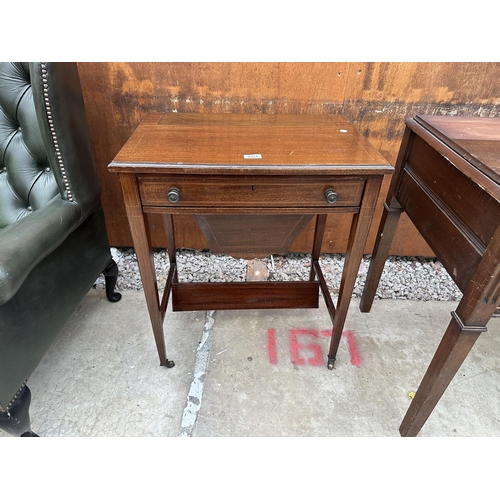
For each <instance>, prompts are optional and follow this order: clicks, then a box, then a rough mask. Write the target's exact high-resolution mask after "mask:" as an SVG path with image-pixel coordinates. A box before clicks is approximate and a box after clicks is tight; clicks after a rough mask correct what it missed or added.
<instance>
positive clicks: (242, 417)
mask: <svg viewBox="0 0 500 500" xmlns="http://www.w3.org/2000/svg"><path fill="white" fill-rule="evenodd" d="M358 305H359V301H358V300H353V301H352V303H351V308H350V311H349V314H348V317H347V321H346V331H345V332H344V338H343V340H342V342H341V345H340V349H339V353H338V356H337V362H336V365H335V369H334V370H333V371H329V370H327V368H326V367H325V360H326V353H327V349H328V343H329V338H328V337H327V336H326V335H325V334H324V331H325V330H327V329H328V328H331V323H330V320H329V316H328V313H327V311H326V308H325V307H324V305H323V303H322V301H321V306H320V308H319V309H308V310H260V311H217V312H216V313H215V314H214V315H213V316H210V315H209V314H207V313H205V312H191V313H185V312H183V313H179V312H176V313H168V314H167V317H166V320H165V330H166V332H167V333H166V342H167V353H168V357H169V358H170V359H173V360H174V361H175V363H176V366H175V367H174V368H172V369H167V368H164V367H160V366H159V362H158V357H157V353H156V347H155V344H154V340H153V334H152V331H151V327H150V323H149V318H148V313H147V308H146V303H145V300H144V296H143V293H142V292H140V291H139V292H135V291H124V292H123V298H122V300H121V302H119V303H116V304H112V303H110V302H108V301H107V300H106V297H105V294H104V291H102V290H91V291H90V292H89V294H88V295H87V297H86V298H85V300H84V301H83V303H82V304H81V306H80V307H79V309H78V310H77V312H76V313H75V314H74V315H73V317H72V318H71V319H70V321H69V322H68V324H67V325H66V327H65V329H64V331H63V332H62V333H61V335H60V336H59V337H58V339H57V340H56V342H55V343H54V344H53V346H52V347H51V349H50V351H49V352H48V353H47V354H46V356H45V357H44V358H43V360H42V362H41V363H40V365H39V366H38V368H37V369H36V371H35V372H34V373H33V375H32V376H31V378H30V380H29V383H28V385H29V387H30V389H31V391H32V394H33V399H32V406H31V420H32V427H33V430H34V431H35V432H37V433H38V434H39V435H41V436H46V437H51V436H67V437H85V436H94V437H97V436H109V437H111V436H118V437H122V436H123V437H124V436H139V437H140V436H156V437H167V436H171V437H174V436H220V437H222V436H235V437H236V436H276V437H278V436H297V437H299V436H324V437H340V436H345V437H351V436H352V437H369V436H377V437H391V436H392V437H397V436H399V432H398V428H399V425H400V423H401V420H402V418H403V416H404V414H405V412H406V410H407V408H408V405H409V403H410V397H409V393H410V392H411V391H416V389H417V388H418V385H419V383H420V380H421V378H422V376H423V374H424V371H425V369H426V367H427V365H428V363H429V361H430V359H431V357H432V355H433V354H434V351H435V349H436V347H437V344H438V342H439V340H440V338H441V336H442V334H443V332H444V330H445V328H446V326H447V324H448V322H449V319H450V312H451V311H452V310H454V309H455V308H456V303H454V302H417V301H401V300H380V301H376V302H375V304H374V306H373V308H372V312H371V313H369V314H362V313H361V312H359V309H358ZM499 334H500V319H496V318H494V319H492V320H491V321H490V323H489V325H488V332H486V333H484V334H482V335H481V337H480V338H479V340H478V341H477V343H476V345H475V346H474V348H473V350H472V352H471V353H470V355H469V357H468V358H467V359H466V361H465V363H464V365H463V366H462V368H461V369H460V371H459V372H458V374H457V375H456V377H455V378H454V380H453V381H452V383H451V385H450V386H449V388H448V389H447V391H446V393H445V395H444V396H443V398H442V399H441V401H440V402H439V403H438V405H437V407H436V409H435V410H434V412H433V413H432V415H431V417H430V418H429V420H428V421H427V423H426V424H425V426H424V427H423V429H422V431H421V432H420V434H419V436H421V437H426V436H500V395H499V394H500V373H499V372H500V360H499V357H498V356H497V353H498V352H500V335H499ZM273 339H274V340H275V349H274V348H273ZM0 436H2V437H7V434H5V433H2V431H0Z"/></svg>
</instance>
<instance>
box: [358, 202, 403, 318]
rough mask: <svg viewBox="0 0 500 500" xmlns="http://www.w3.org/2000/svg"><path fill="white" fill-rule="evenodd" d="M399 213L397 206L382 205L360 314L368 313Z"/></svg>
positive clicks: (400, 211)
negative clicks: (382, 209) (382, 208)
mask: <svg viewBox="0 0 500 500" xmlns="http://www.w3.org/2000/svg"><path fill="white" fill-rule="evenodd" d="M401 213H402V210H401V208H400V207H399V206H398V207H396V208H391V207H389V206H387V204H385V203H384V211H383V212H382V219H381V220H380V227H379V230H378V233H377V238H376V240H375V246H374V248H373V253H372V257H371V260H370V266H369V268H368V273H367V275H366V281H365V287H364V289H363V294H362V296H361V301H360V304H359V309H360V310H361V312H370V309H371V307H372V304H373V300H374V299H375V294H376V293H377V287H378V284H379V282H380V277H381V276H382V272H383V270H384V265H385V262H386V260H387V257H388V256H389V250H390V248H391V243H392V240H393V239H394V233H395V232H396V228H397V225H398V221H399V217H400V216H401Z"/></svg>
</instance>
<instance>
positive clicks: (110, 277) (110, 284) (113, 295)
mask: <svg viewBox="0 0 500 500" xmlns="http://www.w3.org/2000/svg"><path fill="white" fill-rule="evenodd" d="M102 273H103V274H104V280H105V281H106V296H107V297H108V300H109V301H110V302H118V301H119V300H120V299H121V298H122V295H121V293H118V292H115V285H116V281H117V279H118V266H117V265H116V262H115V261H114V260H113V259H110V260H109V262H108V263H107V265H106V267H105V268H104V271H103V272H102Z"/></svg>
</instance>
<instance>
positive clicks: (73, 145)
mask: <svg viewBox="0 0 500 500" xmlns="http://www.w3.org/2000/svg"><path fill="white" fill-rule="evenodd" d="M101 273H104V275H105V279H106V293H107V297H108V299H109V300H110V301H112V302H116V301H118V300H120V298H121V296H120V294H118V293H115V292H114V286H115V284H116V279H117V273H118V269H117V266H116V263H115V262H114V261H113V260H112V258H111V254H110V248H109V242H108V238H107V234H106V229H105V225H104V216H103V212H102V208H101V202H100V188H99V182H98V178H97V175H96V171H95V166H94V161H93V156H92V150H91V143H90V136H89V131H88V125H87V119H86V115H85V107H84V101H83V97H82V92H81V87H80V80H79V77H78V68H77V65H76V63H9V62H2V63H0V429H2V430H4V431H7V432H8V433H10V434H13V435H23V436H29V435H36V434H34V433H33V432H32V431H31V426H30V418H29V403H30V399H31V394H30V391H29V389H28V387H27V385H26V381H27V379H28V378H29V376H30V375H31V374H32V372H33V371H34V369H35V368H36V367H37V365H38V363H39V362H40V360H41V358H42V357H43V356H44V354H45V353H46V352H47V350H48V348H49V347H50V345H51V344H52V342H53V340H54V339H55V337H56V336H57V335H58V334H59V332H60V331H61V329H62V328H63V326H64V324H65V323H66V321H67V320H68V318H69V317H70V316H71V315H72V313H73V312H74V311H75V310H76V308H77V307H78V305H79V304H80V302H81V301H82V299H83V298H84V296H85V295H86V294H87V292H88V291H89V289H90V288H91V287H92V286H93V284H94V283H95V280H96V279H97V278H98V276H99V275H100V274H101ZM103 329H104V328H103Z"/></svg>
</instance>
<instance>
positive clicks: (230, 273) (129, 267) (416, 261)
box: [94, 248, 462, 301]
mask: <svg viewBox="0 0 500 500" xmlns="http://www.w3.org/2000/svg"><path fill="white" fill-rule="evenodd" d="M111 253H112V256H113V258H114V260H115V262H116V263H117V265H118V269H119V271H118V281H117V284H116V288H117V290H119V291H123V290H142V283H141V278H140V275H139V267H138V265H137V259H136V255H135V252H134V249H133V248H111ZM310 259H311V255H310V254H308V253H289V254H286V255H284V256H274V255H273V256H269V257H268V258H267V259H264V260H265V261H266V262H267V269H268V280H274V281H292V280H307V279H308V277H309V271H310ZM176 260H177V266H178V274H179V281H180V282H191V281H202V282H221V281H227V282H229V281H245V280H246V272H247V261H246V260H245V259H234V258H233V257H230V256H227V255H216V254H212V253H211V252H209V251H204V250H184V249H183V250H178V251H177V255H176ZM154 262H155V267H156V270H157V279H158V286H159V288H160V289H162V288H163V287H164V286H165V282H166V279H167V275H168V270H169V267H170V264H169V260H168V255H167V253H166V251H165V250H157V251H155V252H154ZM320 265H321V269H322V270H323V273H324V276H325V279H326V282H327V284H328V287H329V290H330V293H331V294H332V296H333V297H335V296H337V295H338V291H339V288H340V279H341V275H342V269H343V265H344V255H343V254H322V255H321V257H320ZM369 265H370V256H369V255H368V256H365V257H364V258H363V261H362V263H361V266H360V268H359V272H358V277H357V280H356V285H355V287H354V291H353V294H352V296H353V297H361V294H362V292H363V286H364V283H365V279H366V274H367V272H368V266H369ZM94 288H104V278H103V277H102V276H100V277H99V278H98V280H97V281H96V283H95V284H94ZM461 297H462V294H461V292H460V290H459V289H458V287H457V286H456V285H455V283H454V282H453V280H452V279H451V277H450V275H449V274H448V273H447V271H446V270H445V269H444V267H443V266H442V264H441V263H440V262H439V261H438V260H437V259H435V258H421V257H395V256H391V257H389V258H388V259H387V261H386V263H385V267H384V271H383V273H382V277H381V279H380V283H379V286H378V289H377V294H376V298H377V299H402V300H424V301H425V300H441V301H443V300H454V301H457V300H460V299H461Z"/></svg>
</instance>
